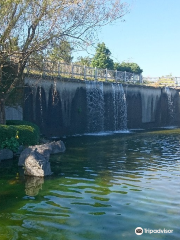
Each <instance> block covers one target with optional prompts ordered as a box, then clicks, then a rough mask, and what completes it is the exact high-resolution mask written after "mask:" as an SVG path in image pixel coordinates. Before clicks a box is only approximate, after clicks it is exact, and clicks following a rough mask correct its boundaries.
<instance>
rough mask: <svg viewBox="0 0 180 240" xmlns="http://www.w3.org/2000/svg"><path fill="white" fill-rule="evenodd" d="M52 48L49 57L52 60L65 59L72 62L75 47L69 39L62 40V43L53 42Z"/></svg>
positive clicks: (64, 60)
mask: <svg viewBox="0 0 180 240" xmlns="http://www.w3.org/2000/svg"><path fill="white" fill-rule="evenodd" d="M52 45H53V46H52V49H51V50H49V52H48V56H47V58H50V60H52V61H63V62H65V63H71V61H72V59H73V57H72V56H71V54H72V50H73V48H72V47H71V45H70V43H69V42H67V41H61V42H60V43H53V44H52Z"/></svg>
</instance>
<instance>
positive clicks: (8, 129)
mask: <svg viewBox="0 0 180 240" xmlns="http://www.w3.org/2000/svg"><path fill="white" fill-rule="evenodd" d="M17 132H18V137H19V138H18V139H17V140H18V142H19V144H22V145H25V146H29V145H36V144H37V143H38V142H39V132H38V131H37V129H36V128H34V127H32V126H27V125H17V126H16V125H9V126H8V125H0V144H1V143H3V141H6V139H11V138H12V137H14V136H16V133H17Z"/></svg>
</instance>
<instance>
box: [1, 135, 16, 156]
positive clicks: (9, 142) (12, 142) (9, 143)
mask: <svg viewBox="0 0 180 240" xmlns="http://www.w3.org/2000/svg"><path fill="white" fill-rule="evenodd" d="M1 148H2V149H4V148H8V149H10V150H12V151H13V152H14V153H15V152H17V151H18V149H19V142H18V140H17V139H16V138H15V137H11V138H10V139H6V140H5V141H3V142H2V144H1Z"/></svg>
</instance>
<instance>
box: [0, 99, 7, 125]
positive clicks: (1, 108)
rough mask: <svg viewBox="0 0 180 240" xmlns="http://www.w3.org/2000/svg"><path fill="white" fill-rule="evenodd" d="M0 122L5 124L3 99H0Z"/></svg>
mask: <svg viewBox="0 0 180 240" xmlns="http://www.w3.org/2000/svg"><path fill="white" fill-rule="evenodd" d="M0 124H4V125H5V124H6V114H5V101H4V99H0Z"/></svg>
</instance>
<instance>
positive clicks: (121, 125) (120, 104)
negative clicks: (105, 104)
mask: <svg viewBox="0 0 180 240" xmlns="http://www.w3.org/2000/svg"><path fill="white" fill-rule="evenodd" d="M112 95H113V108H114V131H122V130H127V105H126V96H125V93H124V89H123V86H122V84H119V83H118V84H114V83H113V84H112Z"/></svg>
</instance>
